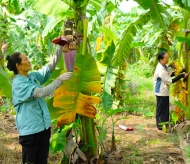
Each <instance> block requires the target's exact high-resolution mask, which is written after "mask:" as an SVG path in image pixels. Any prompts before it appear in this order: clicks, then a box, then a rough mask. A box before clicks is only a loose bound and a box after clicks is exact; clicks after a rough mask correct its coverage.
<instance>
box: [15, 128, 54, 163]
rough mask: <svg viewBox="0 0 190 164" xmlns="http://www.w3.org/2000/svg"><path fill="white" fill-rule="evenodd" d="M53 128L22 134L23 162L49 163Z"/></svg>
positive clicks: (20, 141)
mask: <svg viewBox="0 0 190 164" xmlns="http://www.w3.org/2000/svg"><path fill="white" fill-rule="evenodd" d="M50 135H51V129H50V128H49V129H47V130H44V131H42V132H39V133H35V134H31V135H27V136H20V137H19V143H20V144H21V145H22V162H23V164H26V163H30V164H47V158H48V152H49V140H50Z"/></svg>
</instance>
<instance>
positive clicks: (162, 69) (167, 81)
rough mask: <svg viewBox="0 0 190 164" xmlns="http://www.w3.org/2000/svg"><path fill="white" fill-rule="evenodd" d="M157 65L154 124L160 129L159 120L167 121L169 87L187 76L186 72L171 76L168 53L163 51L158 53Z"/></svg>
mask: <svg viewBox="0 0 190 164" xmlns="http://www.w3.org/2000/svg"><path fill="white" fill-rule="evenodd" d="M157 59H158V65H157V67H156V70H155V73H154V92H155V95H156V101H157V105H156V125H157V128H158V130H162V126H161V125H159V123H161V122H168V121H169V94H170V90H169V87H170V85H171V84H172V83H175V82H176V81H178V80H180V79H181V78H187V77H188V74H187V73H182V74H180V75H178V76H177V77H175V78H173V79H172V78H171V77H172V76H173V75H174V73H173V72H172V71H171V68H169V67H168V66H167V64H168V54H167V53H166V52H164V51H162V52H160V53H158V57H157Z"/></svg>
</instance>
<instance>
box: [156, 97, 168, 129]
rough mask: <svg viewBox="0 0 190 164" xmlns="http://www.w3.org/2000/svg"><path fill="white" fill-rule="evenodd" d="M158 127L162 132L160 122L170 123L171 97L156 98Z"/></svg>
mask: <svg viewBox="0 0 190 164" xmlns="http://www.w3.org/2000/svg"><path fill="white" fill-rule="evenodd" d="M156 101H157V105H156V125H157V128H158V129H159V130H162V125H159V123H160V122H168V121H169V96H156Z"/></svg>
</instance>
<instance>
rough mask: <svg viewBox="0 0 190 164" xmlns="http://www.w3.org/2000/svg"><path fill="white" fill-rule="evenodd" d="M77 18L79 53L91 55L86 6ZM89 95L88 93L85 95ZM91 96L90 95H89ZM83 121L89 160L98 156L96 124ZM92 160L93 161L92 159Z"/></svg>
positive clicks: (91, 120) (84, 139)
mask: <svg viewBox="0 0 190 164" xmlns="http://www.w3.org/2000/svg"><path fill="white" fill-rule="evenodd" d="M78 13H80V15H79V14H77V15H75V18H76V28H77V33H79V34H81V35H82V36H83V41H82V42H81V44H79V46H78V51H77V52H78V53H79V54H82V55H90V53H89V52H88V48H87V45H88V44H87V29H88V19H87V18H86V6H85V7H83V8H81V9H80V11H79V10H78ZM85 94H88V93H85ZM89 94H90V93H89ZM81 120H82V134H81V143H82V146H84V147H86V148H87V149H86V150H85V152H84V153H85V155H86V156H87V158H88V159H90V158H92V157H96V156H97V139H96V133H95V123H94V119H92V118H88V117H86V116H81ZM90 160H92V159H90Z"/></svg>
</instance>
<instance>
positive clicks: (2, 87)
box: [0, 65, 12, 98]
mask: <svg viewBox="0 0 190 164" xmlns="http://www.w3.org/2000/svg"><path fill="white" fill-rule="evenodd" d="M0 79H1V80H0V95H1V94H3V95H5V96H6V97H9V98H11V96H12V93H11V81H10V79H9V77H8V76H7V74H6V72H5V71H4V70H3V68H2V66H1V65H0Z"/></svg>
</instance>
